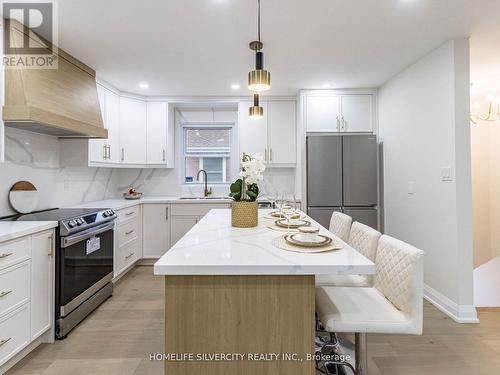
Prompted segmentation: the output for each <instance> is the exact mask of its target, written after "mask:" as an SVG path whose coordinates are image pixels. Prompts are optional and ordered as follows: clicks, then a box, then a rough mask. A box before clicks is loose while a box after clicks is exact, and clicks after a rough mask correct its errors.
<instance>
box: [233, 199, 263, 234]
mask: <svg viewBox="0 0 500 375" xmlns="http://www.w3.org/2000/svg"><path fill="white" fill-rule="evenodd" d="M257 209H258V205H257V202H245V201H241V202H236V201H235V202H233V203H232V204H231V225H232V226H233V227H237V228H253V227H256V226H257V224H259V217H258V215H257Z"/></svg>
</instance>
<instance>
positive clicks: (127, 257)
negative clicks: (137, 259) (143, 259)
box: [125, 253, 135, 259]
mask: <svg viewBox="0 0 500 375" xmlns="http://www.w3.org/2000/svg"><path fill="white" fill-rule="evenodd" d="M134 254H135V253H130V254H129V255H127V256H126V257H125V259H130V257H131V256H132V255H134Z"/></svg>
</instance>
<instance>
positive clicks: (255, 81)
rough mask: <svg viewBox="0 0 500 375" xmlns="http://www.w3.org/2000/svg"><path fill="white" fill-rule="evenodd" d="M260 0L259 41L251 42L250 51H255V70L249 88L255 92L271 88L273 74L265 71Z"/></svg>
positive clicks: (258, 8)
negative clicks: (261, 37)
mask: <svg viewBox="0 0 500 375" xmlns="http://www.w3.org/2000/svg"><path fill="white" fill-rule="evenodd" d="M260 23H261V17H260V0H257V40H254V41H253V42H250V49H251V50H252V51H255V69H254V70H252V71H251V72H250V73H248V88H249V89H250V90H252V91H255V92H261V91H266V90H269V89H270V88H271V73H269V71H267V70H265V69H264V53H263V52H262V48H263V47H264V44H263V43H262V42H261V41H260Z"/></svg>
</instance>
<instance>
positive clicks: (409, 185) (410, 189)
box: [408, 181, 415, 195]
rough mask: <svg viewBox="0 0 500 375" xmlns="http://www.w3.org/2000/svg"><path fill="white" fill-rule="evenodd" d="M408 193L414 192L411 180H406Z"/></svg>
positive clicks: (413, 183) (413, 184)
mask: <svg viewBox="0 0 500 375" xmlns="http://www.w3.org/2000/svg"><path fill="white" fill-rule="evenodd" d="M408 194H410V195H413V194H415V182H413V181H408Z"/></svg>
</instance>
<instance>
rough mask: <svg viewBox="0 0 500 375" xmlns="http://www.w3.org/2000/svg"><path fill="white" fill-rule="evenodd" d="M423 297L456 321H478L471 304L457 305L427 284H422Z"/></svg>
mask: <svg viewBox="0 0 500 375" xmlns="http://www.w3.org/2000/svg"><path fill="white" fill-rule="evenodd" d="M424 298H425V299H426V300H427V301H429V302H430V303H432V304H433V305H434V306H435V307H436V308H437V309H439V310H440V311H441V312H443V313H445V314H446V315H448V316H449V317H450V318H452V319H453V320H454V321H455V322H457V323H479V319H478V317H477V312H476V308H475V307H474V306H473V305H459V304H457V303H455V302H453V301H452V300H451V299H449V298H448V297H446V296H445V295H444V294H442V293H440V292H438V291H437V290H435V289H433V288H431V287H430V286H429V285H427V284H426V285H425V286H424Z"/></svg>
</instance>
